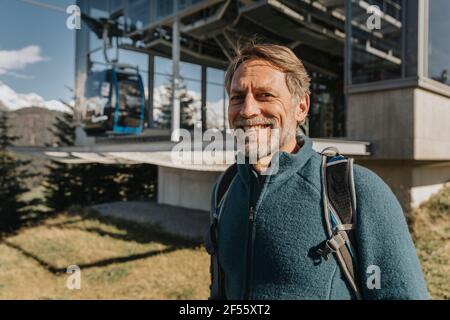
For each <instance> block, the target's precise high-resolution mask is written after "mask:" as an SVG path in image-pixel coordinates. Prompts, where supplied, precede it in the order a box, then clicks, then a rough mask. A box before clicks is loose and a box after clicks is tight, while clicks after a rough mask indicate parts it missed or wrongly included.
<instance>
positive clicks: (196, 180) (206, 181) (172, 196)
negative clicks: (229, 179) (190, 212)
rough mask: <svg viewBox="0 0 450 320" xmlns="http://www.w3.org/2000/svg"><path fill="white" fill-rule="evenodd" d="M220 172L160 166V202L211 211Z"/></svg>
mask: <svg viewBox="0 0 450 320" xmlns="http://www.w3.org/2000/svg"><path fill="white" fill-rule="evenodd" d="M219 174H220V172H204V171H191V170H184V169H173V168H167V167H161V166H158V203H161V204H168V205H172V206H179V207H183V208H190V209H199V210H205V211H209V210H210V196H211V192H212V187H213V185H214V182H215V181H216V179H217V177H218V176H219Z"/></svg>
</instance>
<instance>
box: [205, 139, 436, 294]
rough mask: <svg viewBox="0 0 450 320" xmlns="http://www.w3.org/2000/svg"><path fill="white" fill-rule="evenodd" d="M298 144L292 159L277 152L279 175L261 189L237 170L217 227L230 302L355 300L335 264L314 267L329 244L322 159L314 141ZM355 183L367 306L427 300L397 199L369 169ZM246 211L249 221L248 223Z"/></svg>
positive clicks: (243, 167) (248, 173)
mask: <svg viewBox="0 0 450 320" xmlns="http://www.w3.org/2000/svg"><path fill="white" fill-rule="evenodd" d="M303 139H304V143H303V146H302V147H301V149H300V150H299V151H298V152H297V153H296V154H289V153H287V152H280V153H278V155H279V157H274V160H273V164H275V163H276V161H278V172H277V173H276V174H273V175H267V176H266V179H265V181H264V183H263V184H262V185H259V184H260V183H259V181H258V175H257V174H256V172H255V171H254V170H253V169H252V166H251V165H249V164H238V168H237V170H238V173H237V175H236V177H235V178H234V179H233V181H232V183H231V185H230V188H229V190H228V194H227V196H226V197H225V199H224V202H223V203H222V206H223V207H221V209H222V213H221V218H220V222H219V225H218V232H219V236H218V256H219V259H220V264H221V266H222V269H223V272H224V275H225V285H224V294H225V296H226V297H227V299H257V300H261V299H291V300H293V299H320V300H327V299H333V300H335V299H338V300H346V299H355V297H354V295H353V292H352V291H351V289H350V287H349V286H348V284H347V281H346V279H345V278H344V275H343V273H341V269H340V267H339V265H338V264H337V262H336V260H335V259H334V258H331V259H328V261H325V260H324V259H321V260H320V259H319V260H318V258H317V256H316V255H315V254H314V253H315V251H316V250H317V247H318V245H319V244H321V243H322V242H323V241H324V240H326V239H327V234H326V231H325V227H324V221H323V214H322V212H323V210H322V193H321V180H320V165H321V157H320V155H319V154H318V153H316V152H315V151H314V150H313V149H312V141H311V140H310V139H309V138H303ZM354 178H355V188H356V197H357V222H356V224H357V226H356V228H357V230H356V236H357V243H358V259H359V279H360V288H361V290H362V294H363V297H364V299H428V293H427V289H426V285H425V281H424V278H423V274H422V271H421V268H420V265H419V261H418V258H417V255H416V252H415V248H414V245H413V242H412V240H411V237H410V234H409V232H408V228H407V225H406V221H405V218H404V215H403V212H402V209H401V207H400V205H399V203H398V201H397V199H396V198H395V196H394V195H393V193H392V192H391V190H390V189H389V187H388V186H387V185H386V184H385V183H384V182H383V181H382V180H381V179H380V178H379V177H378V176H377V175H376V174H374V173H373V172H371V171H369V170H368V169H365V168H363V167H361V166H358V165H355V166H354ZM216 187H217V184H216V185H215V187H214V189H215V188H216ZM213 194H214V191H213ZM213 203H214V202H212V206H213V207H214V204H213ZM251 207H253V216H254V218H253V223H252V224H249V212H250V210H251ZM249 226H250V227H249ZM372 265H375V266H378V267H379V268H380V280H381V283H380V285H381V286H380V289H369V288H368V286H367V285H366V284H367V280H368V279H369V277H370V276H371V275H372V274H373V271H372V270H371V269H370V268H369V269H368V267H369V266H372ZM368 271H369V272H368ZM371 279H372V278H370V279H369V282H371Z"/></svg>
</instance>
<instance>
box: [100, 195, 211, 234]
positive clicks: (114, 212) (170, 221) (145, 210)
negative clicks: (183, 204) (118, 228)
mask: <svg viewBox="0 0 450 320" xmlns="http://www.w3.org/2000/svg"><path fill="white" fill-rule="evenodd" d="M92 208H93V209H95V210H97V211H98V212H99V213H100V214H101V215H103V216H111V217H115V218H121V219H126V220H132V221H136V222H146V223H152V224H158V225H160V226H161V227H162V228H163V229H165V230H166V231H167V232H170V233H173V234H176V235H180V236H183V237H187V238H196V239H199V238H200V239H203V236H204V234H205V233H206V231H207V230H208V226H209V213H208V212H206V211H200V210H192V209H185V208H180V207H172V206H168V205H161V204H157V203H156V202H144V201H130V202H111V203H104V204H99V205H94V206H92Z"/></svg>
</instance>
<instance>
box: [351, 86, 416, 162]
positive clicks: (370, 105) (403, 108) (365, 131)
mask: <svg viewBox="0 0 450 320" xmlns="http://www.w3.org/2000/svg"><path fill="white" fill-rule="evenodd" d="M347 138H349V139H350V140H352V139H354V140H363V141H370V142H371V143H372V150H371V151H372V155H371V158H378V159H411V158H412V157H413V154H414V151H413V140H414V90H413V89H400V90H390V91H376V92H366V93H358V94H352V95H349V97H348V106H347Z"/></svg>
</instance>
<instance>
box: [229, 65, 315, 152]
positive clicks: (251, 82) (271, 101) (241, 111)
mask: <svg viewBox="0 0 450 320" xmlns="http://www.w3.org/2000/svg"><path fill="white" fill-rule="evenodd" d="M295 100H296V99H294V97H293V96H292V94H291V93H290V92H289V89H288V87H287V84H286V76H285V73H283V72H281V71H279V70H277V69H276V68H274V67H273V66H272V65H271V64H270V63H269V62H267V61H265V60H257V59H254V60H248V61H246V62H244V63H242V64H241V65H240V66H239V68H238V69H237V70H236V72H235V73H234V76H233V79H232V82H231V88H230V97H229V105H228V120H229V122H230V127H231V128H232V129H242V130H244V131H245V135H246V136H251V135H253V136H254V137H255V138H254V140H250V141H253V143H252V142H250V143H246V145H245V150H246V153H247V155H248V152H249V150H250V149H254V148H257V150H261V148H265V149H266V150H267V153H266V155H271V154H273V153H274V152H275V151H277V150H274V149H276V148H277V147H279V149H280V150H281V151H287V152H291V151H292V150H293V149H294V148H295V146H296V138H295V137H296V129H297V123H298V122H299V121H303V120H304V119H305V117H306V115H307V113H308V109H309V97H308V96H307V97H305V98H304V99H302V101H300V102H299V101H295ZM273 129H277V130H273ZM276 134H278V139H277V140H278V141H275V145H274V144H273V143H270V142H271V140H272V136H273V137H274V139H276ZM261 137H264V138H263V139H262V138H261ZM263 156H265V155H263Z"/></svg>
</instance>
